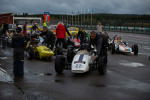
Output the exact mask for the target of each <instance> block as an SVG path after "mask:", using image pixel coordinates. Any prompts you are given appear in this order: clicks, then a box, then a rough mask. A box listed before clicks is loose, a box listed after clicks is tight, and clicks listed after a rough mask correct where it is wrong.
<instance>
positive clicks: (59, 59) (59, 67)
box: [55, 55, 66, 74]
mask: <svg viewBox="0 0 150 100" xmlns="http://www.w3.org/2000/svg"><path fill="white" fill-rule="evenodd" d="M65 60H66V59H65V57H64V56H63V55H57V56H56V59H55V71H56V72H57V73H58V74H62V72H63V70H64V69H65Z"/></svg>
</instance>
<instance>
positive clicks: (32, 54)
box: [27, 47, 34, 60]
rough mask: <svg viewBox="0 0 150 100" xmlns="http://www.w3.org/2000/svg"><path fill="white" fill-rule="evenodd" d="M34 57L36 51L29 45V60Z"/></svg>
mask: <svg viewBox="0 0 150 100" xmlns="http://www.w3.org/2000/svg"><path fill="white" fill-rule="evenodd" d="M33 57H34V51H33V48H32V47H29V48H28V49H27V58H28V60H32V59H33Z"/></svg>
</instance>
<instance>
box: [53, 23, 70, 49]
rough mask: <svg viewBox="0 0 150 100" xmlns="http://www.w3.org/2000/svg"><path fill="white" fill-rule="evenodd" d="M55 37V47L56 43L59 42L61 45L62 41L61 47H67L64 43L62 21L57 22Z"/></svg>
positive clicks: (64, 34) (64, 32)
mask: <svg viewBox="0 0 150 100" xmlns="http://www.w3.org/2000/svg"><path fill="white" fill-rule="evenodd" d="M56 38H57V41H56V44H55V46H56V47H57V45H58V44H59V46H61V43H62V44H63V47H64V48H67V44H66V41H65V38H66V29H65V27H64V25H63V23H62V22H59V23H58V26H57V28H56Z"/></svg>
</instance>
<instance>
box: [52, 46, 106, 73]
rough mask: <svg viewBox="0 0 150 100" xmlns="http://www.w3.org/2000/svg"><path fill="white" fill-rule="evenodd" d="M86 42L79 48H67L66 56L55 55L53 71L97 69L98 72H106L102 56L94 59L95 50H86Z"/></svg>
mask: <svg viewBox="0 0 150 100" xmlns="http://www.w3.org/2000/svg"><path fill="white" fill-rule="evenodd" d="M87 47H88V44H87V43H85V44H82V46H80V48H77V49H76V48H74V47H71V48H68V51H67V58H66V57H64V56H63V55H57V56H56V59H55V71H56V72H57V73H58V74H61V73H63V71H64V70H65V69H66V70H71V71H72V73H86V72H90V71H91V70H94V69H97V70H98V72H99V73H100V74H103V75H105V74H106V64H105V61H104V60H105V58H104V56H100V57H99V58H97V60H94V55H95V52H96V50H95V49H92V50H91V51H87Z"/></svg>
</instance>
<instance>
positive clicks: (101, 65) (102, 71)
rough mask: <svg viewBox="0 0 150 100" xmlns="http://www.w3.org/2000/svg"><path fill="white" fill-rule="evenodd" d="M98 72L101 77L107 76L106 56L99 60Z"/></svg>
mask: <svg viewBox="0 0 150 100" xmlns="http://www.w3.org/2000/svg"><path fill="white" fill-rule="evenodd" d="M98 72H99V74H101V75H105V74H106V64H105V62H104V56H101V57H99V58H98Z"/></svg>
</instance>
